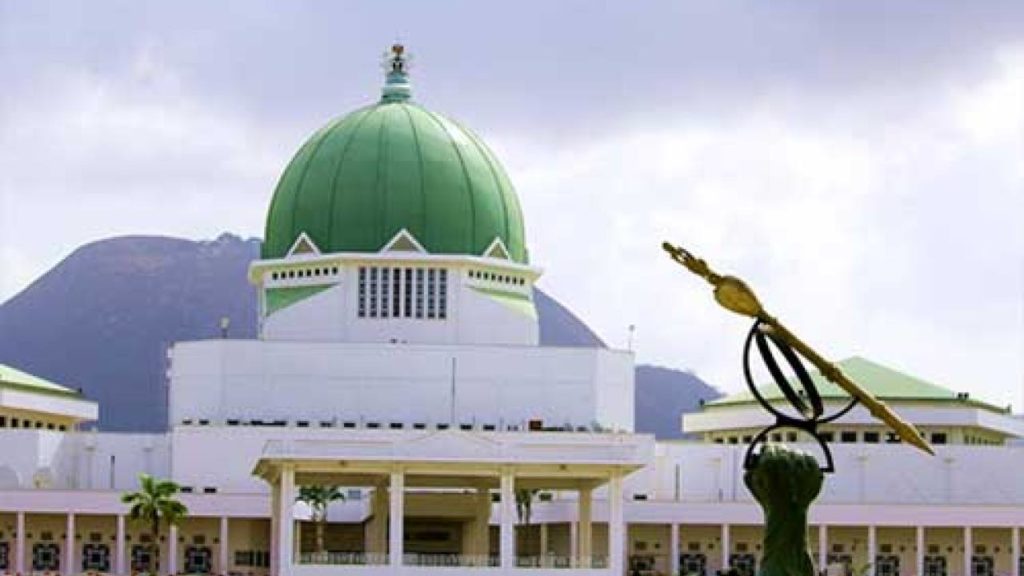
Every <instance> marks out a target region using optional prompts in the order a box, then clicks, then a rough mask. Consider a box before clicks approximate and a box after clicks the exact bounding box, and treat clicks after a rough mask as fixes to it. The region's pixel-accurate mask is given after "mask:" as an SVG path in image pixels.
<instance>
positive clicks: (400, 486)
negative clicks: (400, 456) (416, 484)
mask: <svg viewBox="0 0 1024 576" xmlns="http://www.w3.org/2000/svg"><path fill="white" fill-rule="evenodd" d="M388 500H389V502H388V503H389V508H390V510H389V513H388V527H389V530H388V536H389V542H388V564H390V565H391V566H395V567H397V566H401V565H402V556H403V555H404V553H405V552H404V550H403V545H404V539H405V472H404V471H403V470H402V469H401V468H396V469H395V470H394V471H392V472H391V491H390V494H388Z"/></svg>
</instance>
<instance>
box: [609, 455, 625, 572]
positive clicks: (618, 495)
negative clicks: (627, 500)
mask: <svg viewBox="0 0 1024 576" xmlns="http://www.w3.org/2000/svg"><path fill="white" fill-rule="evenodd" d="M624 506H625V504H624V503H623V501H622V473H620V472H619V471H618V470H616V471H615V472H613V473H612V477H611V478H610V479H609V480H608V568H609V569H610V570H611V573H612V574H615V575H616V576H618V575H620V574H625V573H626V566H625V558H626V550H625V548H626V520H625V517H624V514H623V508H624Z"/></svg>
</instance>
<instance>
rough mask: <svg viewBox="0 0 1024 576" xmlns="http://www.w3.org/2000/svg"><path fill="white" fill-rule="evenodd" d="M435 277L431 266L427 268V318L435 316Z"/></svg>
mask: <svg viewBox="0 0 1024 576" xmlns="http://www.w3.org/2000/svg"><path fill="white" fill-rule="evenodd" d="M436 284H437V279H436V271H435V270H434V269H433V268H428V269H427V318H436V317H437V300H436V292H437V286H436Z"/></svg>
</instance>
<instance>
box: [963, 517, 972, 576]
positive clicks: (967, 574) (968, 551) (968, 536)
mask: <svg viewBox="0 0 1024 576" xmlns="http://www.w3.org/2000/svg"><path fill="white" fill-rule="evenodd" d="M972 556H974V532H973V531H972V530H971V527H970V526H964V572H963V576H971V572H972V571H971V568H972V566H971V557H972Z"/></svg>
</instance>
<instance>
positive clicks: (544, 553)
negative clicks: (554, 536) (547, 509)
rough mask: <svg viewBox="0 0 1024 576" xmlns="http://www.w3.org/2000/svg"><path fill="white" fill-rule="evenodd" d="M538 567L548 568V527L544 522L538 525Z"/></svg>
mask: <svg viewBox="0 0 1024 576" xmlns="http://www.w3.org/2000/svg"><path fill="white" fill-rule="evenodd" d="M540 565H541V567H542V568H547V567H548V525H547V523H546V522H545V523H544V524H541V525H540Z"/></svg>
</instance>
